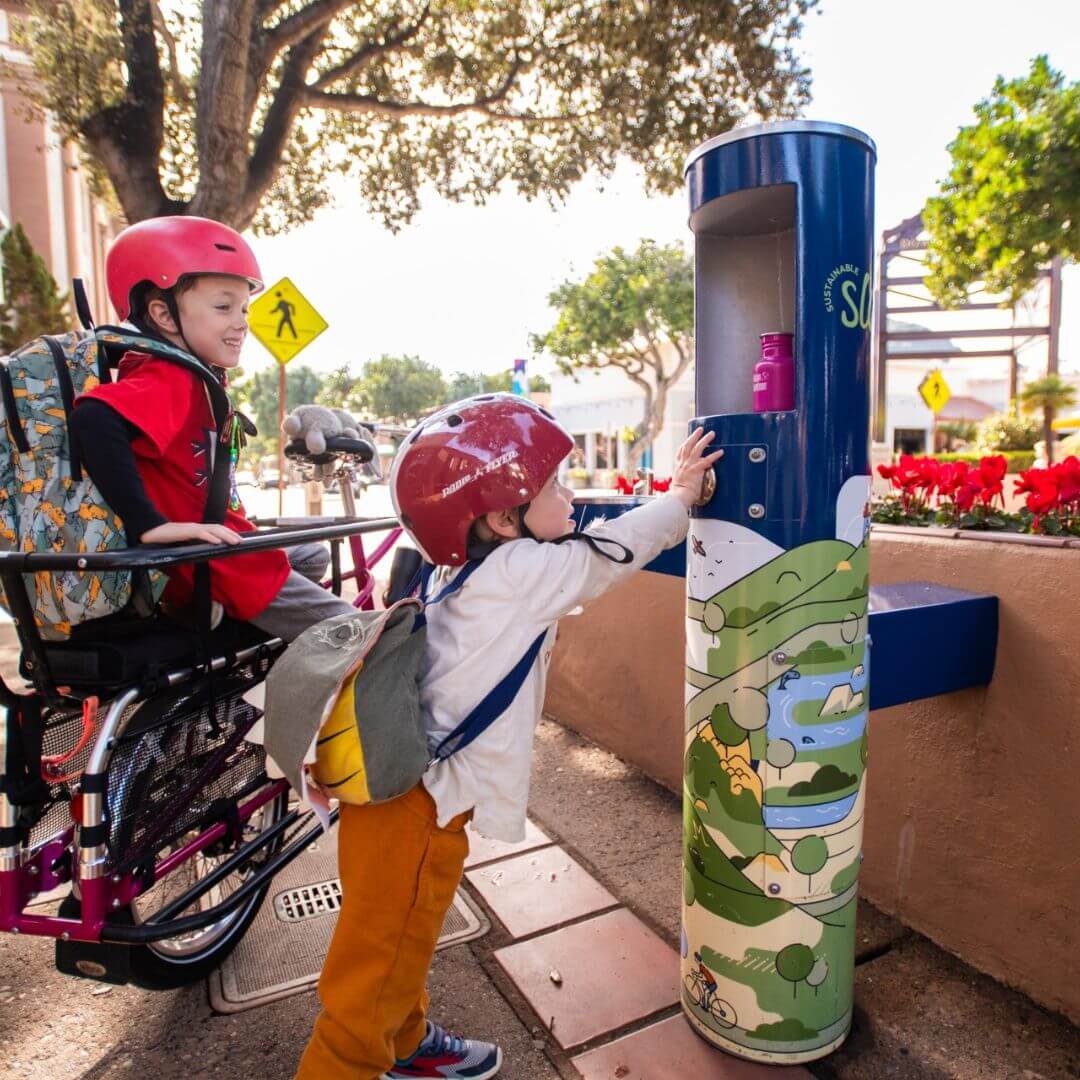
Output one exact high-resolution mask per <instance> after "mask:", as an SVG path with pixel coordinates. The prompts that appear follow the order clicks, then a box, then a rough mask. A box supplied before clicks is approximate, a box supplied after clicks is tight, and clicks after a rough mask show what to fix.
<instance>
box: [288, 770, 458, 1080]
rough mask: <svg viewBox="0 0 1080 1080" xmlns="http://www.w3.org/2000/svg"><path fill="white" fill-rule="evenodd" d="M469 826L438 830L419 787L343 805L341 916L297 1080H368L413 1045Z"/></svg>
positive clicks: (418, 1035)
mask: <svg viewBox="0 0 1080 1080" xmlns="http://www.w3.org/2000/svg"><path fill="white" fill-rule="evenodd" d="M469 816H470V815H469V814H461V815H459V816H458V817H456V818H454V819H453V820H452V821H451V822H449V823H448V825H447V826H446V828H443V829H440V828H439V827H438V825H436V824H435V803H434V802H433V801H432V798H431V796H430V795H429V794H428V793H427V791H426V789H425V788H424V786H423V785H422V784H419V785H417V786H416V787H415V788H413V790H412V791H410V792H409V793H408V794H407V795H403V796H401V798H399V799H394V800H392V801H390V802H386V803H378V804H373V805H368V806H347V805H342V807H341V819H340V822H339V824H338V866H339V873H340V874H341V912H340V914H339V915H338V923H337V929H336V930H335V931H334V937H333V940H332V941H331V942H330V951H329V953H328V954H327V957H326V963H325V964H324V966H323V971H322V976H321V978H320V979H319V997H320V998H321V1000H322V1012H320V1013H319V1015H318V1017H317V1018H316V1020H315V1030H314V1031H313V1032H312V1036H311V1041H310V1042H309V1043H308V1045H307V1049H306V1050H305V1051H304V1056H303V1058H302V1059H301V1060H300V1068H299V1071H298V1073H297V1078H298V1080H376V1078H377V1077H380V1076H382V1074H383V1073H384V1072H386V1071H387V1070H388V1069H389V1068H390V1067H391V1066H392V1065H393V1064H394V1061H395V1060H396V1059H399V1058H406V1057H408V1056H409V1055H410V1054H412V1053H413V1051H414V1050H416V1048H417V1046H419V1045H420V1041H421V1039H423V1037H424V1033H425V1015H426V1012H427V990H426V983H427V976H428V969H429V968H430V966H431V958H432V957H433V956H434V954H435V945H436V943H437V942H438V940H439V932H440V931H441V930H442V925H443V919H444V918H445V916H446V912H447V909H448V908H449V907H450V904H451V902H452V901H453V899H454V892H455V890H456V889H457V887H458V884H459V883H460V881H461V872H462V869H463V867H464V865H465V856H466V855H467V854H468V851H469V841H468V837H467V836H466V835H465V831H464V830H465V824H466V822H467V821H468V819H469Z"/></svg>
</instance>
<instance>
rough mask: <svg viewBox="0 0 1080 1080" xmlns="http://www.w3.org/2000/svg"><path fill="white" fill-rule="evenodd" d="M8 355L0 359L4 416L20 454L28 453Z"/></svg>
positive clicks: (0, 382) (0, 384)
mask: <svg viewBox="0 0 1080 1080" xmlns="http://www.w3.org/2000/svg"><path fill="white" fill-rule="evenodd" d="M8 359H9V358H8V357H6V356H5V357H3V358H2V359H0V398H2V399H3V403H4V416H5V418H6V419H7V424H8V431H10V432H11V441H12V442H13V443H14V444H15V449H16V450H18V451H19V453H20V454H28V453H30V444H29V443H28V442H27V441H26V432H25V431H24V430H23V426H22V421H21V420H20V419H19V407H18V405H16V404H15V388H14V387H13V386H12V385H11V372H10V371H8V366H7V365H8Z"/></svg>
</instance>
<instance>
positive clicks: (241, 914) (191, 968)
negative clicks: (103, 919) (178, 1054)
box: [128, 793, 288, 989]
mask: <svg viewBox="0 0 1080 1080" xmlns="http://www.w3.org/2000/svg"><path fill="white" fill-rule="evenodd" d="M287 809H288V797H287V793H282V794H281V795H279V796H278V797H277V798H276V799H273V800H271V801H270V802H268V803H267V804H266V805H265V806H263V807H262V808H261V809H260V810H258V811H257V812H256V813H255V814H254V815H253V816H252V817H251V818H250V819H249V820H248V822H247V824H246V825H245V826H244V831H243V840H244V841H247V840H251V839H253V838H254V837H255V836H257V835H258V834H259V833H261V832H262V831H263V830H264V829H267V828H269V827H270V826H271V825H273V824H274V823H275V822H276V821H278V820H279V819H280V818H281V817H283V816H284V814H285V813H286V811H287ZM195 835H196V831H195V830H193V831H192V832H190V833H187V834H185V835H184V836H181V837H179V838H177V839H176V840H174V841H173V842H172V844H170V845H169V847H168V848H166V849H165V850H164V851H162V852H161V854H160V856H159V857H160V858H163V857H165V856H166V855H168V854H169V852H170V851H176V850H179V849H180V848H181V847H183V846H184V844H185V843H187V842H188V841H190V840H191V839H192V838H193V837H194V836H195ZM280 847H281V837H278V838H277V839H275V840H274V841H273V842H272V843H270V844H268V845H267V846H266V847H265V848H263V850H262V852H261V853H260V854H259V855H258V856H256V857H255V858H254V859H252V861H251V862H249V863H248V865H247V866H246V867H245V868H244V869H243V870H240V871H236V872H235V873H233V874H230V875H229V876H228V877H226V878H224V879H223V880H222V881H221V882H220V883H219V884H217V885H215V886H214V888H212V889H211V890H210V891H209V892H208V893H206V895H205V896H203V897H201V898H200V899H199V900H198V901H196V902H195V903H193V904H192V905H190V906H189V907H188V908H186V909H185V910H184V911H182V912H181V913H180V915H179V916H178V917H180V918H182V917H184V916H186V915H194V914H197V913H198V912H199V911H205V910H206V909H207V908H210V907H213V906H214V905H215V904H219V903H221V901H222V900H225V899H226V898H227V897H229V896H230V895H231V894H232V893H234V892H235V891H236V890H237V889H238V888H240V886H241V885H242V884H244V882H245V881H247V880H248V878H249V877H250V876H251V875H252V874H253V873H255V872H256V871H257V870H258V869H259V867H261V866H262V865H264V864H265V862H266V860H267V859H269V858H270V857H271V856H272V855H273V854H274V853H275V852H276V851H277V850H279V849H280ZM226 858H228V855H227V854H221V855H208V854H205V853H201V854H198V855H195V856H193V857H192V858H190V859H188V860H187V861H186V862H184V863H182V864H181V865H180V866H179V867H177V868H176V870H174V871H173V872H172V873H171V874H168V875H167V876H166V877H164V878H162V879H161V880H160V881H158V882H156V883H155V884H154V885H153V886H152V887H151V888H150V889H148V890H147V891H146V892H145V893H142V894H140V895H139V896H137V897H136V898H135V899H134V900H133V901H132V903H131V905H130V907H129V909H128V910H129V914H130V916H131V920H132V922H133V923H134V924H135V925H140V924H142V923H143V922H145V921H146V919H147V918H149V916H151V915H152V914H153V913H154V912H155V911H160V910H161V908H162V907H164V905H165V904H167V903H169V902H170V900H172V899H173V898H175V897H177V896H179V895H181V894H182V893H183V892H185V891H186V890H187V889H189V888H191V886H192V885H194V884H195V883H196V882H197V881H198V880H199V879H201V878H202V877H205V876H206V875H207V874H208V873H210V872H211V871H212V870H213V869H214V868H215V867H216V866H218V865H219V864H220V863H222V862H223V861H224V860H225V859H226ZM270 884H271V882H270V881H268V882H267V883H266V885H264V886H263V887H262V888H261V889H257V890H256V891H255V892H254V893H253V894H252V896H251V897H250V898H249V899H248V900H246V901H245V902H244V903H243V904H241V905H240V906H239V907H238V908H235V909H234V910H233V911H231V912H229V913H228V914H226V915H223V916H222V917H221V918H220V919H218V920H217V921H216V922H213V923H211V924H210V925H209V926H205V927H203V928H202V929H201V930H193V931H190V932H189V933H186V934H181V935H179V936H177V937H174V938H166V939H165V940H164V941H156V942H153V943H152V944H149V945H135V946H132V950H131V974H132V982H134V983H136V984H137V985H139V986H143V987H146V988H148V989H172V988H174V987H178V986H184V985H186V984H188V983H191V982H196V981H198V980H200V979H203V978H205V977H206V976H207V975H209V974H210V972H211V971H213V970H214V969H215V968H216V967H218V966H219V965H220V964H221V962H222V961H223V960H224V959H225V957H227V956H228V955H229V953H230V952H232V950H233V949H235V948H236V946H237V945H238V944H239V942H240V939H241V938H242V937H243V936H244V933H245V931H246V930H247V928H248V927H249V926H250V925H251V923H252V921H253V920H254V918H255V916H256V915H257V914H258V913H259V908H260V907H261V906H262V902H263V900H264V899H265V897H266V894H267V892H268V891H269V888H270Z"/></svg>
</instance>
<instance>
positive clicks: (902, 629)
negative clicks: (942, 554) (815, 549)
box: [576, 496, 998, 709]
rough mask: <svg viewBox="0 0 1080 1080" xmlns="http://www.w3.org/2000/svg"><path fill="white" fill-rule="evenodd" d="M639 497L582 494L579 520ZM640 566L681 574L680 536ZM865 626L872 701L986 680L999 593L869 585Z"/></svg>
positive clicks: (890, 701) (882, 705) (878, 705)
mask: <svg viewBox="0 0 1080 1080" xmlns="http://www.w3.org/2000/svg"><path fill="white" fill-rule="evenodd" d="M643 501H644V500H642V499H640V498H634V497H625V496H624V497H619V496H613V497H607V498H591V499H585V500H581V501H580V502H578V503H577V504H576V505H577V507H578V510H579V514H578V520H579V527H584V526H585V525H587V524H589V523H590V522H592V521H594V520H595V519H596V518H598V517H606V518H611V517H616V516H618V515H619V514H622V513H625V512H626V511H627V510H632V509H633V508H634V507H635V506H640V505H641V503H642V502H643ZM645 569H646V570H651V571H652V572H653V573H657V574H670V575H672V576H673V577H685V576H686V544H685V543H683V544H679V545H678V546H677V547H673V548H671V549H670V550H669V551H665V552H662V553H661V554H660V555H659V557H658V558H656V559H654V560H653V561H652V562H651V563H649V564H648V565H647V566H646V567H645ZM872 572H873V571H872V570H871V573H872ZM868 634H869V637H870V641H871V646H872V653H871V664H872V665H873V667H872V670H871V678H870V708H871V709H886V708H888V707H889V706H890V705H903V704H905V703H907V702H909V701H919V700H920V699H921V698H928V697H935V696H936V695H938V694H949V693H952V692H953V691H954V690H967V689H970V688H971V687H973V686H986V685H987V684H988V683H989V682H990V679H991V678H992V677H993V674H994V661H995V658H996V655H997V638H998V598H997V597H996V596H986V595H984V594H982V593H973V592H966V591H965V590H963V589H950V588H949V587H948V586H945V585H935V584H933V583H932V582H929V581H906V582H904V583H903V584H899V585H871V586H870V629H869V631H868Z"/></svg>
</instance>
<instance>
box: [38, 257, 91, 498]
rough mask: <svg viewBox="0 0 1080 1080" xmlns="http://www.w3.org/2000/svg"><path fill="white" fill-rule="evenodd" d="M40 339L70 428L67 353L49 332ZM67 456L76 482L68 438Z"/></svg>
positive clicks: (78, 474)
mask: <svg viewBox="0 0 1080 1080" xmlns="http://www.w3.org/2000/svg"><path fill="white" fill-rule="evenodd" d="M76 280H78V279H76ZM41 340H42V341H44V342H45V344H46V346H48V349H49V353H50V355H51V356H52V362H53V367H54V368H55V369H56V382H57V385H58V386H59V387H60V401H61V402H62V403H63V406H64V423H65V425H66V426H67V427H68V428H69V429H70V427H71V413H72V410H73V409H74V408H75V387H74V385H73V384H72V382H71V370H70V369H69V368H68V362H67V355H66V354H65V352H64V347H63V346H62V345H61V344H60V342H59V341H57V340H56V338H54V337H53V336H52V335H51V334H42V335H41ZM68 457H69V458H70V459H71V477H72V479H73V480H74V481H75V482H76V483H78V481H80V480H81V479H82V478H83V475H82V463H81V462H80V461H79V455H78V452H77V451H76V449H75V444H74V442H73V441H72V440H71V439H70V438H69V439H68Z"/></svg>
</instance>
